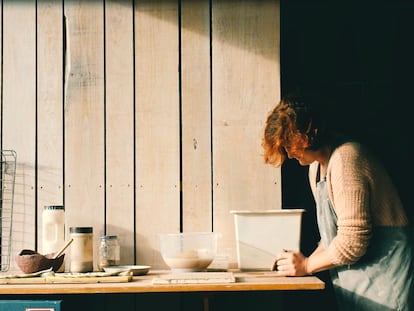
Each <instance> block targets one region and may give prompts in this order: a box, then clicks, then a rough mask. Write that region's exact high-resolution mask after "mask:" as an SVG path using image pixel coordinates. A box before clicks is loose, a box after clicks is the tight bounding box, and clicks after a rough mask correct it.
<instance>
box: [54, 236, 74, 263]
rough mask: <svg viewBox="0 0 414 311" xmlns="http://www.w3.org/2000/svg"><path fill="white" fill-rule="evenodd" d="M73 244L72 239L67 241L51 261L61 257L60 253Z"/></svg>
mask: <svg viewBox="0 0 414 311" xmlns="http://www.w3.org/2000/svg"><path fill="white" fill-rule="evenodd" d="M72 242H73V238H71V239H70V240H68V241H67V242H66V243H65V245H63V246H62V248H61V249H60V250H59V251H58V252H57V253H56V254H55V255H54V256H53V259H56V258H58V257H59V256H60V255H62V253H63V252H64V251H65V249H67V248H68V246H69V245H70V244H71V243H72Z"/></svg>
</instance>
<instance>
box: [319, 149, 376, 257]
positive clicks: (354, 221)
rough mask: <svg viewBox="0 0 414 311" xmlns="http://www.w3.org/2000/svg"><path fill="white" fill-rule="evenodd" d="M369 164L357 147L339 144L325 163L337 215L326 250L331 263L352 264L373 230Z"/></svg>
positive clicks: (363, 250) (359, 255) (367, 242)
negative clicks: (333, 236) (334, 231)
mask: <svg viewBox="0 0 414 311" xmlns="http://www.w3.org/2000/svg"><path fill="white" fill-rule="evenodd" d="M368 167H369V163H367V161H366V160H365V158H364V156H363V154H361V150H360V146H359V145H358V144H356V143H347V144H344V145H342V146H340V147H338V148H337V149H336V150H335V151H334V153H333V154H332V156H331V159H330V161H329V165H328V175H327V182H328V189H329V192H330V197H331V201H332V204H333V207H334V210H335V213H336V215H337V226H338V227H337V230H338V231H337V235H336V237H335V238H334V239H333V240H332V242H331V244H330V245H329V247H328V249H327V253H328V255H329V256H330V258H331V260H332V263H334V264H336V265H346V264H352V263H355V262H356V261H358V260H359V259H360V258H361V257H362V256H363V255H364V254H365V252H366V250H367V247H368V244H369V241H370V238H371V231H372V220H371V213H370V178H369V169H368Z"/></svg>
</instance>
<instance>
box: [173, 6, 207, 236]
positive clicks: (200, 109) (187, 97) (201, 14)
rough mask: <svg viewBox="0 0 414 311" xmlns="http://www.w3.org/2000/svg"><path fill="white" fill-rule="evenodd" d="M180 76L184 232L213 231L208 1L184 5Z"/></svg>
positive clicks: (182, 8)
mask: <svg viewBox="0 0 414 311" xmlns="http://www.w3.org/2000/svg"><path fill="white" fill-rule="evenodd" d="M181 74H182V76H181V77H182V78H181V81H182V85H181V104H182V157H183V161H182V176H183V177H182V191H183V215H182V217H183V231H210V230H211V228H212V196H211V106H210V103H211V100H210V98H211V96H210V6H209V1H206V0H204V1H192V0H184V1H182V3H181Z"/></svg>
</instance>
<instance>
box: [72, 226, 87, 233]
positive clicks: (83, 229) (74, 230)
mask: <svg viewBox="0 0 414 311" xmlns="http://www.w3.org/2000/svg"><path fill="white" fill-rule="evenodd" d="M69 232H70V233H92V232H93V228H92V227H70V228H69Z"/></svg>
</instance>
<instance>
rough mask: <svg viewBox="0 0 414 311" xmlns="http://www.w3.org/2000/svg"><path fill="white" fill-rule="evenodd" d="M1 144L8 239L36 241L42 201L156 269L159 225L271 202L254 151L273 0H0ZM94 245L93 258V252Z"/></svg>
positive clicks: (275, 93) (222, 218) (272, 54)
mask: <svg viewBox="0 0 414 311" xmlns="http://www.w3.org/2000/svg"><path fill="white" fill-rule="evenodd" d="M1 8H2V14H1V18H2V24H1V25H2V31H1V32H0V34H1V35H2V40H1V44H2V46H1V57H2V62H1V64H2V66H3V67H2V68H1V80H0V81H1V95H2V97H1V115H0V118H1V136H0V139H1V147H2V148H3V149H13V150H16V152H17V157H18V165H17V167H18V172H17V179H16V191H15V206H14V223H13V226H14V229H13V236H12V238H13V249H12V253H13V254H15V253H16V252H18V251H19V250H20V249H22V248H29V249H38V250H39V251H41V247H42V245H41V225H42V223H41V213H42V209H43V206H44V205H51V204H64V205H65V208H66V228H67V231H68V228H69V227H71V226H92V227H93V229H94V236H95V246H97V241H98V237H99V236H100V235H102V234H105V233H106V234H117V235H119V237H120V243H121V247H122V263H123V264H132V263H137V264H149V265H151V266H153V267H154V268H162V267H164V263H163V261H162V259H161V256H160V254H159V247H158V243H159V242H158V234H159V233H161V232H179V231H211V230H213V231H215V232H219V233H221V234H222V238H221V240H220V241H219V249H220V250H219V252H220V254H221V255H224V256H226V257H227V258H228V259H229V263H230V265H234V264H235V262H236V248H235V247H236V245H235V240H234V225H233V218H232V215H231V214H230V213H229V211H230V210H233V209H243V210H246V209H274V208H276V209H277V208H281V197H280V196H281V194H280V186H281V182H280V170H278V169H275V168H271V167H269V166H266V165H265V164H264V163H263V161H262V157H261V155H262V150H261V136H262V130H263V126H264V121H265V118H266V116H267V113H268V112H269V111H270V110H271V108H272V107H273V106H274V104H275V103H276V102H277V101H278V99H279V97H280V79H279V75H280V73H279V71H280V70H279V2H278V1H276V0H274V1H272V0H262V1H252V0H251V1H248V0H240V1H230V0H223V1H208V0H199V1H195V0H181V1H179V0H178V1H177V0H174V1H173V0H136V1H131V0H107V1H104V0H102V1H98V0H95V1H92V0H91V1H81V0H64V1H54V0H37V1H35V0H25V1H23V0H22V1H15V0H3V1H1ZM96 250H97V249H96V248H95V254H97V253H96Z"/></svg>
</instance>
